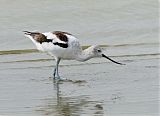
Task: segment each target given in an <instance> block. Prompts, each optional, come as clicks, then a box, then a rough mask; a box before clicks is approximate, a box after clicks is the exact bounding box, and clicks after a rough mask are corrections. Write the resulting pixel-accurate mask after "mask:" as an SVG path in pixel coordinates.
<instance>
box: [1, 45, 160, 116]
mask: <svg viewBox="0 0 160 116" xmlns="http://www.w3.org/2000/svg"><path fill="white" fill-rule="evenodd" d="M155 46H157V44H156V45H143V46H142V45H140V46H132V47H131V46H130V47H128V46H117V47H108V48H107V50H108V51H107V55H109V56H112V58H113V59H115V60H117V61H119V62H123V63H125V64H126V65H124V66H119V65H116V64H113V63H111V62H110V61H107V60H106V59H103V58H102V59H99V58H96V59H92V60H89V61H87V62H84V63H81V62H77V61H62V62H61V64H60V74H61V76H62V77H65V78H67V79H69V80H72V81H68V82H54V81H53V80H52V78H51V75H52V70H53V66H54V63H55V62H54V60H50V59H51V57H50V56H47V55H46V54H44V53H38V52H35V53H34V52H33V53H25V54H3V55H1V57H0V60H1V62H0V65H1V67H0V75H1V76H0V115H2V116H3V115H4V116H44V115H46V116H158V101H159V99H158V87H159V83H158V81H159V78H158V68H159V66H158V60H159V58H158V57H159V54H158V53H156V51H155V54H153V51H154V50H153V49H155ZM144 47H146V49H142V50H139V53H138V52H137V51H136V49H138V48H140V49H141V48H144ZM130 50H131V51H132V53H130V54H129V53H128V52H127V51H130ZM146 50H147V51H148V52H147V53H146ZM122 51H123V53H122ZM149 51H152V52H149ZM151 53H152V54H151ZM115 54H116V55H117V56H115ZM138 54H139V55H138ZM113 56H114V57H113ZM43 59H46V60H43Z"/></svg>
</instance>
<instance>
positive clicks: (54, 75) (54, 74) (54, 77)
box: [53, 67, 56, 80]
mask: <svg viewBox="0 0 160 116" xmlns="http://www.w3.org/2000/svg"><path fill="white" fill-rule="evenodd" d="M53 79H54V80H55V79H56V67H55V68H54V73H53Z"/></svg>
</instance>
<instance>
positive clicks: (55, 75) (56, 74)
mask: <svg viewBox="0 0 160 116" xmlns="http://www.w3.org/2000/svg"><path fill="white" fill-rule="evenodd" d="M60 60H61V59H60V58H57V59H56V67H55V69H54V73H53V78H54V79H58V80H60V79H61V78H60V76H59V73H58V65H59V63H60Z"/></svg>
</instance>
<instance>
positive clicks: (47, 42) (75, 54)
mask: <svg viewBox="0 0 160 116" xmlns="http://www.w3.org/2000/svg"><path fill="white" fill-rule="evenodd" d="M24 32H25V36H26V37H28V38H30V39H31V40H32V42H33V43H34V44H35V45H36V47H37V49H38V50H40V51H44V52H47V53H49V54H50V55H51V56H53V57H54V58H55V60H56V67H55V69H54V73H53V77H54V79H58V80H61V77H60V76H59V73H58V65H59V63H60V60H61V59H68V60H72V59H73V60H77V61H86V60H89V59H91V58H93V57H104V58H107V59H108V60H110V61H112V62H114V63H116V64H120V65H123V64H122V63H119V62H116V61H114V60H112V59H110V58H109V57H107V56H106V55H104V54H103V51H102V48H101V47H99V46H98V45H93V46H91V47H88V48H87V49H85V50H82V47H81V45H80V43H79V40H78V39H77V38H76V37H74V36H73V35H72V34H70V33H67V32H62V31H55V32H45V33H39V32H29V31H24Z"/></svg>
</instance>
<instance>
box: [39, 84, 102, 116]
mask: <svg viewBox="0 0 160 116" xmlns="http://www.w3.org/2000/svg"><path fill="white" fill-rule="evenodd" d="M61 84H63V82H54V83H53V87H54V90H55V91H56V98H55V97H52V98H48V99H45V100H46V101H47V103H46V104H47V105H45V106H43V107H41V111H43V114H45V115H51V116H73V115H80V114H82V113H83V114H88V113H89V114H94V115H96V116H103V107H102V106H99V107H101V108H97V103H98V102H96V101H91V100H90V98H89V97H88V96H83V95H81V96H73V97H72V96H64V95H63V93H62V92H61V88H60V87H61ZM98 105H100V104H98ZM91 112H92V113H91Z"/></svg>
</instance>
